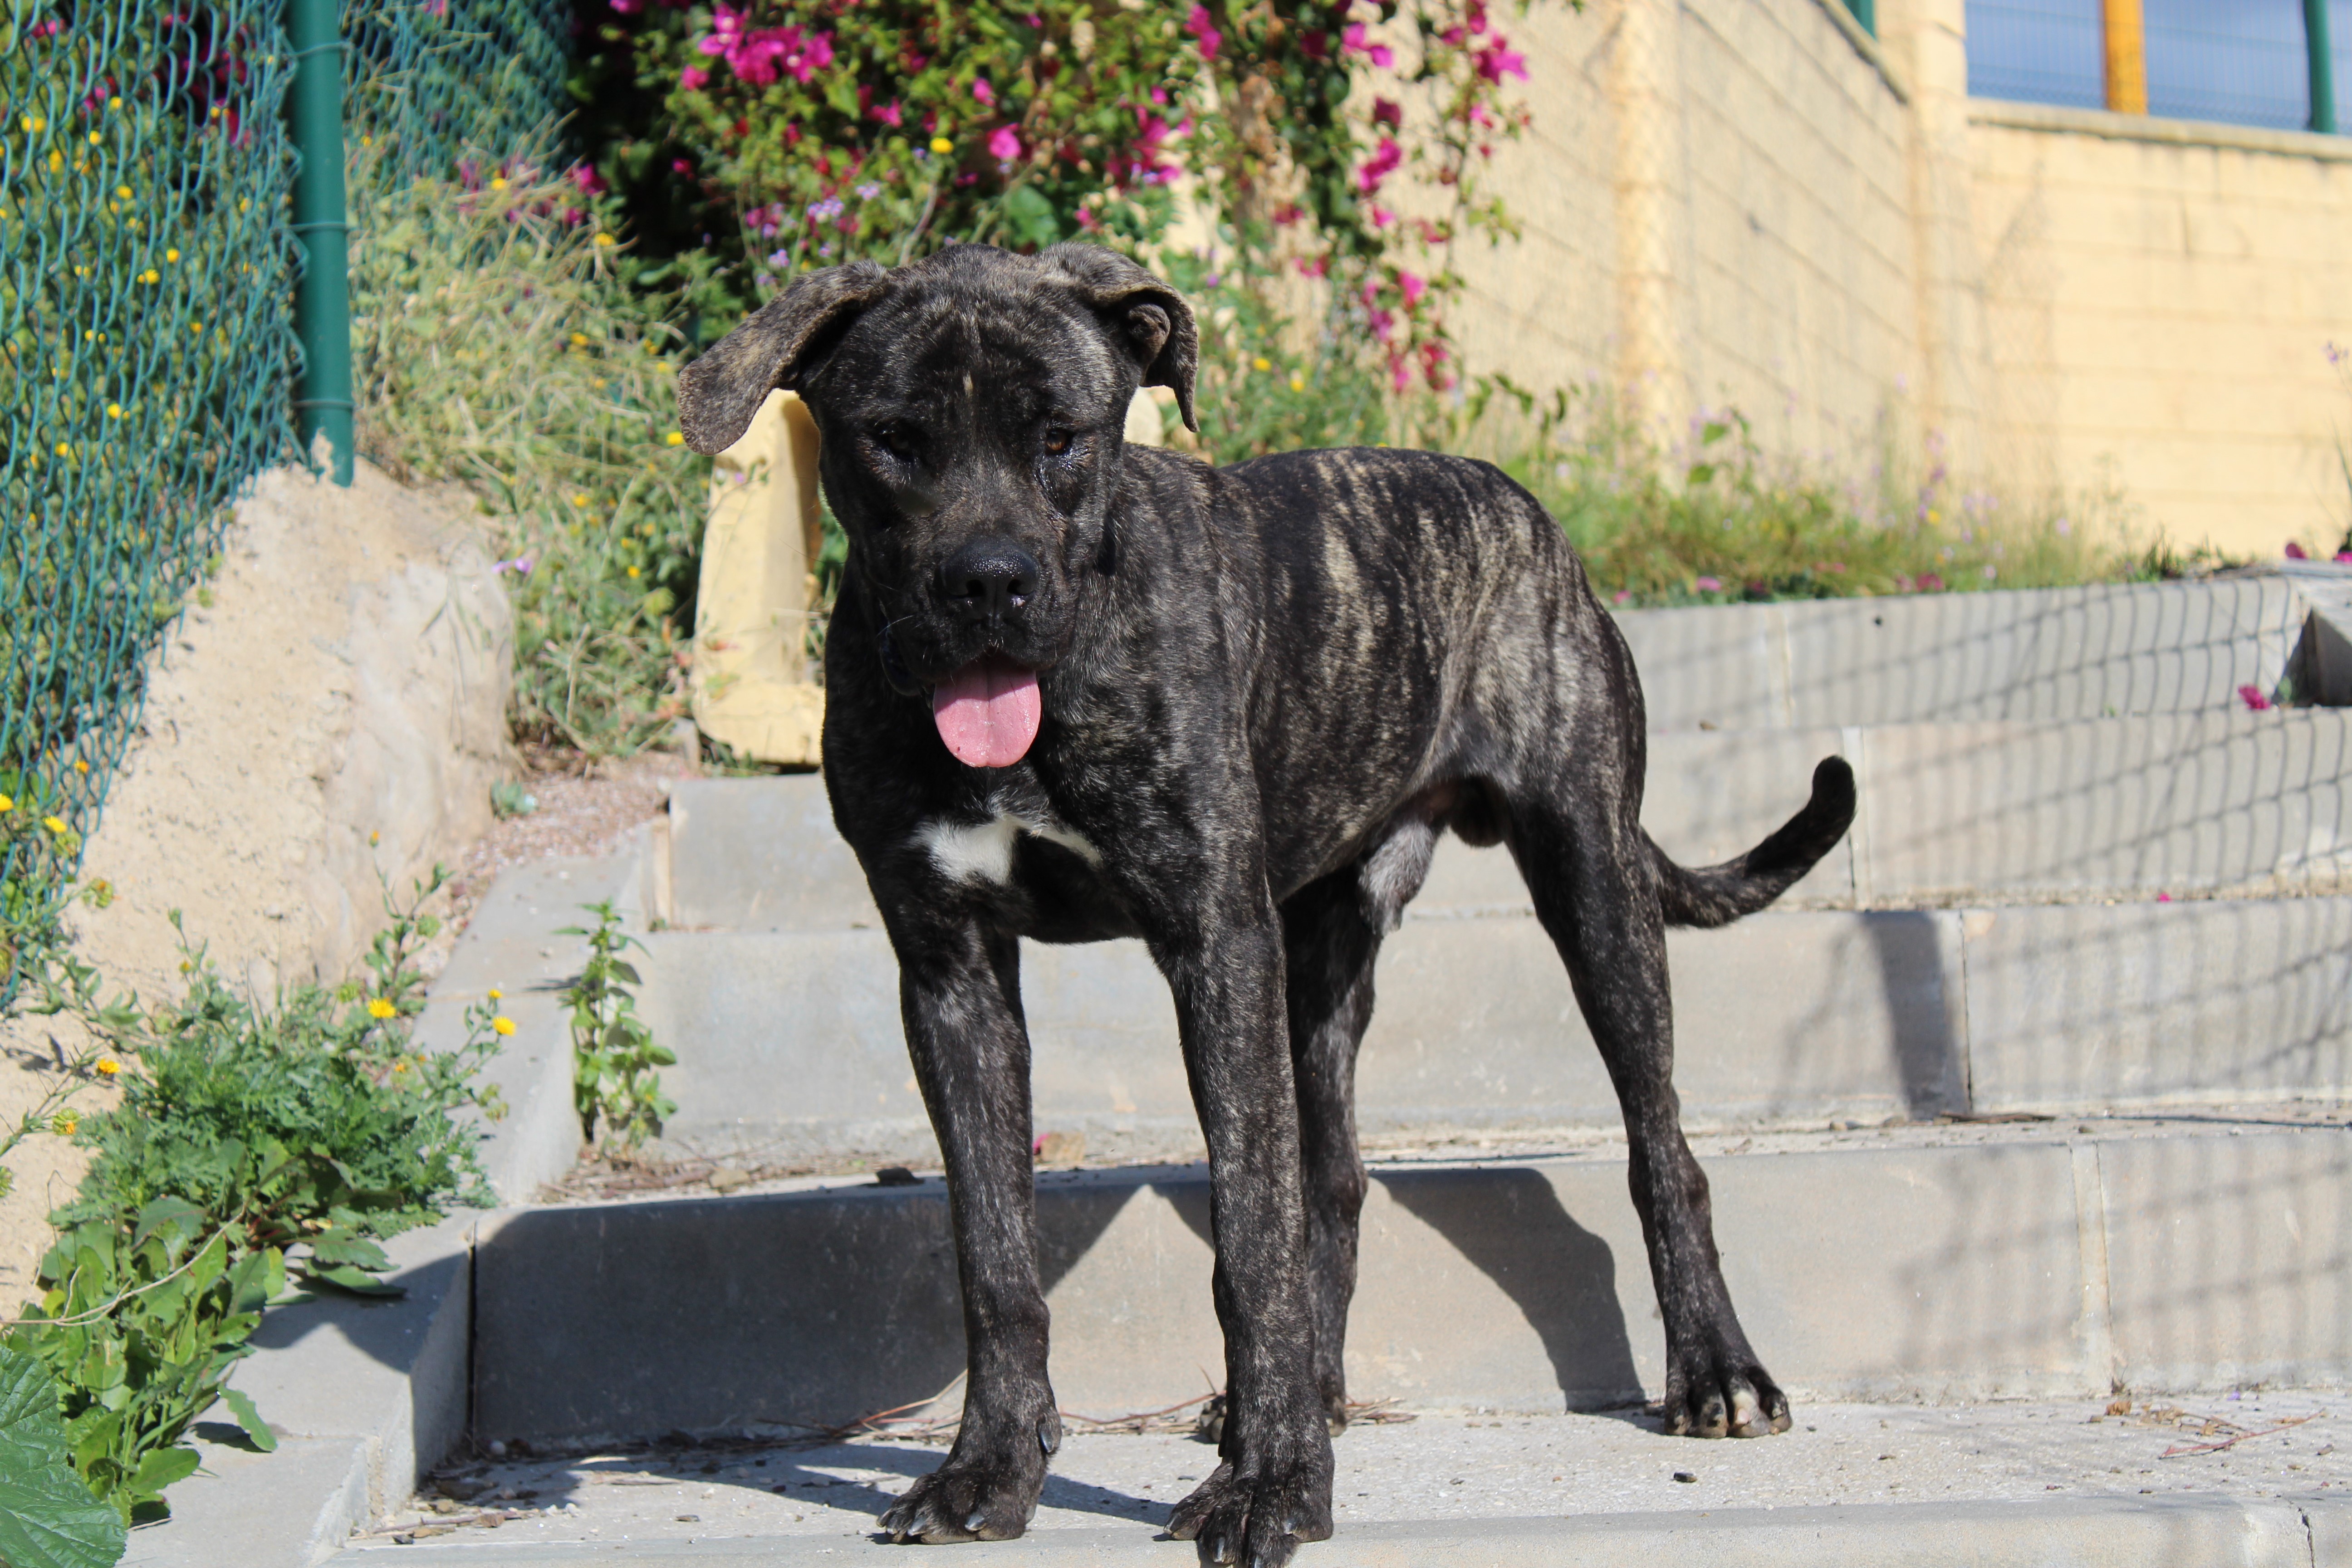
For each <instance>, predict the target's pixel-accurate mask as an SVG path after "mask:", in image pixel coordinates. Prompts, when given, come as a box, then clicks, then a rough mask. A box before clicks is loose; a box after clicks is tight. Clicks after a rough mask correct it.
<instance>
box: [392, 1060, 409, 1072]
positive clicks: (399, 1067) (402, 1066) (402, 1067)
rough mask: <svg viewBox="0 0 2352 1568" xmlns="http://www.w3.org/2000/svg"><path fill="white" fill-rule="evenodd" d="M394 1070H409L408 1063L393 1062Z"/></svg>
mask: <svg viewBox="0 0 2352 1568" xmlns="http://www.w3.org/2000/svg"><path fill="white" fill-rule="evenodd" d="M392 1070H393V1071H394V1072H406V1071H407V1070H408V1064H407V1063H406V1062H394V1063H393V1064H392Z"/></svg>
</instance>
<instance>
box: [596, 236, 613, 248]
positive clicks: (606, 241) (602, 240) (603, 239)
mask: <svg viewBox="0 0 2352 1568" xmlns="http://www.w3.org/2000/svg"><path fill="white" fill-rule="evenodd" d="M596 243H597V244H599V245H611V244H613V243H614V240H613V237H612V236H611V235H609V234H600V235H598V236H597V237H596Z"/></svg>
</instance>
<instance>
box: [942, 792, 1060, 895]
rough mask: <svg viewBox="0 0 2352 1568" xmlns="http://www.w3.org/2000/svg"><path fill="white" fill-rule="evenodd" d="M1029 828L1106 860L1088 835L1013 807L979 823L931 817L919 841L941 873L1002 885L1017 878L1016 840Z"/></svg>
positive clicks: (1049, 840)
mask: <svg viewBox="0 0 2352 1568" xmlns="http://www.w3.org/2000/svg"><path fill="white" fill-rule="evenodd" d="M1024 833H1031V834H1034V835H1036V837H1040V838H1043V839H1045V841H1046V842H1047V843H1049V844H1058V845H1060V846H1061V847H1063V848H1065V849H1067V850H1068V851H1069V852H1070V853H1071V854H1073V855H1076V857H1077V858H1079V859H1081V860H1084V861H1085V862H1086V863H1087V865H1089V866H1099V865H1101V864H1102V852H1101V851H1100V850H1098V849H1097V848H1096V847H1094V846H1093V845H1092V844H1090V843H1088V842H1087V837H1086V835H1084V834H1082V833H1074V832H1072V831H1071V830H1070V829H1068V828H1066V827H1064V826H1061V825H1060V824H1059V823H1045V822H1031V821H1029V820H1027V819H1026V818H1024V817H1019V816H1013V814H1012V813H1011V812H1009V811H1006V812H999V813H997V814H996V816H995V817H994V818H992V820H990V821H987V822H983V823H981V824H979V825H978V826H969V827H968V826H963V825H961V824H960V823H954V822H947V821H943V820H942V821H933V822H927V823H925V824H924V825H923V826H921V827H920V828H919V829H918V830H917V831H916V834H915V842H916V843H917V844H919V845H920V846H922V847H923V850H924V851H925V853H927V854H929V856H930V858H931V864H932V865H934V866H937V867H938V868H940V874H941V875H943V876H946V877H949V878H950V879H953V880H955V881H959V882H994V883H996V884H997V885H998V886H1000V887H1003V886H1009V885H1010V884H1011V883H1012V881H1013V840H1014V839H1016V838H1018V837H1020V836H1021V835H1022V834H1024Z"/></svg>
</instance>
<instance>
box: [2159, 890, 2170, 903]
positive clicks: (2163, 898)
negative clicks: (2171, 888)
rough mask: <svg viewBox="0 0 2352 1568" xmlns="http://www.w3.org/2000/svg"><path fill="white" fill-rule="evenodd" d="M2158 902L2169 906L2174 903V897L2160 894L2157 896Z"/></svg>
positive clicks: (2168, 894)
mask: <svg viewBox="0 0 2352 1568" xmlns="http://www.w3.org/2000/svg"><path fill="white" fill-rule="evenodd" d="M2156 901H2157V902H2158V903H2159V904H2168V903H2170V902H2172V895H2171V894H2170V893H2158V894H2157V896H2156Z"/></svg>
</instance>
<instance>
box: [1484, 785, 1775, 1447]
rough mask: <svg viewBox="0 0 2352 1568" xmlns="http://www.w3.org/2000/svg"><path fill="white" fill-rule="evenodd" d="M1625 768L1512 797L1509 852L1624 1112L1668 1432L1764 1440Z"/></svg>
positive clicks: (1752, 1356)
mask: <svg viewBox="0 0 2352 1568" xmlns="http://www.w3.org/2000/svg"><path fill="white" fill-rule="evenodd" d="M1631 764H1632V765H1631V766H1630V767H1628V768H1623V769H1586V770H1584V771H1583V772H1582V773H1581V776H1580V777H1579V778H1577V779H1575V780H1574V781H1570V780H1569V779H1567V778H1565V777H1563V778H1559V779H1546V780H1543V781H1542V784H1541V787H1539V788H1531V789H1529V790H1527V791H1522V792H1514V793H1513V795H1512V797H1511V798H1510V799H1509V802H1508V805H1509V816H1510V829H1509V837H1510V845H1511V852H1512V854H1513V855H1514V856H1515V857H1516V858H1517V860H1518V864H1519V871H1520V874H1521V875H1522V876H1523V877H1525V878H1526V879H1527V884H1528V892H1529V894H1530V895H1531V896H1532V897H1533V899H1534V900H1535V907H1536V915H1537V918H1538V920H1540V921H1542V923H1543V927H1544V930H1545V932H1546V933H1547V934H1548V935H1549V936H1550V938H1551V939H1552V942H1553V943H1554V945H1556V946H1557V947H1558V948H1559V953H1560V957H1561V958H1562V959H1563V960H1564V961H1565V962H1566V963H1567V965H1568V974H1569V979H1570V983H1571V984H1573V985H1574V986H1575V988H1576V999H1577V1003H1578V1005H1580V1007H1581V1008H1582V1009H1583V1012H1584V1018H1585V1022H1586V1024H1587V1025H1588V1026H1591V1030H1592V1037H1593V1039H1594V1041H1595V1042H1596V1043H1597V1044H1598V1045H1599V1046H1600V1047H1601V1059H1602V1061H1603V1062H1604V1063H1605V1064H1606V1065H1607V1067H1608V1068H1609V1077H1610V1079H1611V1081H1612V1083H1614V1084H1615V1086H1616V1089H1617V1100H1618V1105H1619V1108H1620V1109H1621V1110H1622V1111H1623V1113H1624V1118H1625V1134H1626V1139H1627V1142H1629V1144H1630V1145H1631V1147H1630V1153H1631V1156H1632V1158H1631V1160H1630V1162H1629V1163H1630V1166H1631V1170H1630V1178H1631V1182H1632V1185H1633V1206H1634V1207H1635V1209H1637V1210H1638V1211H1639V1212H1640V1214H1641V1216H1642V1235H1643V1240H1644V1241H1645V1242H1647V1243H1648V1246H1649V1253H1650V1276H1651V1279H1652V1281H1653V1282H1654V1284H1655V1286H1656V1287H1657V1292H1658V1306H1659V1310H1660V1312H1661V1313H1662V1315H1663V1316H1664V1319H1665V1326H1666V1389H1665V1423H1664V1426H1665V1430H1666V1431H1668V1432H1671V1433H1678V1434H1687V1435H1690V1436H1700V1437H1721V1436H1727V1435H1728V1436H1735V1437H1761V1436H1765V1435H1766V1434H1767V1433H1770V1432H1785V1431H1787V1430H1788V1428H1789V1401H1788V1399H1787V1397H1786V1396H1785V1395H1784V1394H1781V1392H1780V1388H1779V1387H1778V1386H1777V1385H1776V1384H1774V1383H1773V1381H1772V1379H1771V1377H1770V1375H1769V1373H1766V1372H1765V1370H1764V1368H1763V1366H1762V1365H1761V1364H1760V1363H1759V1362H1758V1361H1757V1359H1756V1352H1754V1351H1753V1350H1751V1349H1749V1348H1748V1335H1747V1333H1746V1332H1745V1331H1743V1330H1742V1329H1741V1328H1740V1326H1739V1319H1738V1315H1737V1314H1736V1313H1735V1312H1734V1311H1733V1310H1732V1306H1731V1293H1730V1291H1729V1290H1728V1289H1727V1288H1726V1287H1725V1285H1724V1282H1723V1268H1722V1265H1721V1263H1720V1262H1719V1261H1718V1260H1717V1256H1716V1250H1715V1233H1714V1225H1713V1221H1712V1218H1711V1215H1710V1212H1709V1206H1708V1202H1707V1184H1706V1174H1705V1173H1703V1172H1702V1171H1700V1169H1699V1167H1698V1162H1697V1160H1696V1158H1694V1157H1693V1156H1692V1154H1691V1152H1690V1145H1689V1143H1688V1142H1685V1140H1684V1138H1683V1131H1682V1122H1681V1115H1680V1111H1681V1106H1680V1102H1679V1100H1677V1099H1676V1097H1675V1087H1674V1077H1673V1075H1674V1061H1675V1047H1674V1008H1673V998H1672V994H1671V993H1670V992H1669V991H1668V989H1667V979H1666V947H1665V922H1664V913H1663V910H1662V909H1661V907H1660V903H1659V897H1658V888H1657V884H1656V881H1655V876H1656V873H1655V870H1654V868H1653V866H1652V863H1651V850H1650V846H1649V841H1648V840H1647V839H1646V838H1644V837H1643V834H1642V829H1641V826H1640V825H1639V823H1638V822H1637V821H1636V820H1635V815H1636V813H1637V811H1638V809H1639V800H1640V796H1639V793H1638V791H1639V784H1638V779H1639V776H1640V775H1639V769H1640V765H1641V764H1640V756H1639V752H1638V751H1636V752H1635V753H1634V755H1633V758H1632V759H1631ZM1629 776H1630V777H1631V778H1633V780H1635V781H1636V782H1635V784H1634V785H1633V789H1632V790H1631V791H1629V790H1628V789H1627V788H1626V780H1627V779H1628V777H1629Z"/></svg>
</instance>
